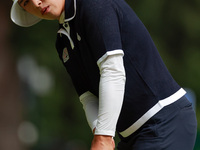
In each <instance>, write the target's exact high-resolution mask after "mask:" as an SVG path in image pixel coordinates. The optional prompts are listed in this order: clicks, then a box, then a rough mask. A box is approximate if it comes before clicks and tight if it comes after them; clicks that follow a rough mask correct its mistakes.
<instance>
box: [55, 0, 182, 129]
mask: <svg viewBox="0 0 200 150" xmlns="http://www.w3.org/2000/svg"><path fill="white" fill-rule="evenodd" d="M65 5H66V6H65V19H67V21H66V22H65V23H64V24H60V25H59V29H61V30H63V31H64V30H66V28H68V29H69V30H68V35H65V34H62V33H58V35H57V41H56V48H57V51H58V54H59V57H60V59H61V60H62V62H63V64H64V66H65V67H66V70H67V72H68V73H69V75H70V76H71V79H72V81H73V84H74V86H75V88H76V91H77V93H78V95H79V96H80V95H82V94H83V93H85V92H87V91H90V92H91V93H93V94H94V95H96V96H97V97H98V92H99V80H100V74H99V68H98V65H97V62H98V60H99V59H101V58H102V57H103V56H104V55H105V53H107V52H112V51H114V50H118V49H119V50H122V51H123V52H124V57H123V60H124V68H125V73H126V84H125V93H124V101H123V106H122V110H121V113H120V116H119V119H118V123H117V131H118V132H123V131H124V130H126V129H127V128H129V127H130V126H131V125H133V124H134V123H135V122H137V121H138V120H139V119H140V118H141V117H142V116H143V115H144V114H145V113H147V112H148V111H149V110H150V109H153V107H154V106H155V105H156V104H158V102H159V101H160V100H165V99H166V98H168V97H170V96H171V95H173V94H174V93H176V92H177V91H178V90H179V89H180V86H179V85H178V84H177V83H176V82H175V81H174V79H173V78H172V76H171V75H170V73H169V72H168V70H167V68H166V66H165V65H164V63H163V61H162V59H161V57H160V55H159V53H158V51H157V49H156V47H155V45H154V43H153V41H152V39H151V37H150V35H149V33H148V31H147V29H146V28H145V26H144V25H143V23H142V22H141V21H140V19H139V18H138V17H137V15H136V14H135V12H134V11H133V10H132V9H131V8H130V7H129V6H128V4H127V3H126V2H125V1H124V0H66V4H65ZM64 26H65V27H64ZM147 116H148V115H147ZM147 119H148V117H147Z"/></svg>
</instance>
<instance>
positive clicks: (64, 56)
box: [62, 47, 69, 63]
mask: <svg viewBox="0 0 200 150" xmlns="http://www.w3.org/2000/svg"><path fill="white" fill-rule="evenodd" d="M62 58H63V62H64V63H66V62H67V61H68V60H69V53H68V51H67V48H66V47H65V48H64V49H63V54H62Z"/></svg>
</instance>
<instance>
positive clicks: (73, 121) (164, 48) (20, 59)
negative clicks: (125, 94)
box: [0, 0, 200, 150]
mask: <svg viewBox="0 0 200 150" xmlns="http://www.w3.org/2000/svg"><path fill="white" fill-rule="evenodd" d="M127 2H128V3H129V4H130V5H131V7H132V8H133V9H134V11H135V12H136V13H137V15H138V16H139V18H140V19H141V20H142V21H143V23H144V24H145V26H146V28H147V29H148V30H149V32H150V34H151V36H152V38H153V40H154V42H155V44H156V46H157V48H158V50H159V52H160V54H161V56H162V58H163V60H164V62H165V64H166V65H167V67H168V69H169V71H170V72H171V74H172V76H173V77H174V78H175V80H176V81H177V82H178V83H179V84H180V85H181V86H182V87H183V88H185V89H187V91H188V93H189V95H188V96H189V98H190V99H191V100H192V101H194V100H196V102H193V104H194V109H195V110H196V114H197V119H198V118H199V116H200V110H199V109H198V108H199V106H200V101H199V99H200V67H199V66H200V1H199V0H190V1H188V0H162V1H161V0H152V1H150V0H127ZM11 5H12V1H11V0H0V10H1V11H0V18H1V23H0V149H1V150H89V147H90V143H91V140H92V133H91V130H90V128H89V127H88V125H87V122H86V119H85V115H84V111H83V109H82V105H81V104H80V102H79V99H78V96H77V95H76V92H75V90H74V87H73V85H72V82H71V80H70V78H69V76H68V74H67V72H66V71H65V68H64V66H63V65H62V63H61V61H60V60H59V58H58V55H57V52H56V49H55V40H56V33H57V29H58V24H57V21H42V22H40V23H38V24H37V25H35V26H33V27H30V28H21V27H18V26H16V25H14V24H13V23H12V22H11V21H10V8H11ZM198 122H199V119H198ZM199 132H200V126H198V135H197V141H196V145H195V150H200V137H199ZM116 141H118V138H117V137H116Z"/></svg>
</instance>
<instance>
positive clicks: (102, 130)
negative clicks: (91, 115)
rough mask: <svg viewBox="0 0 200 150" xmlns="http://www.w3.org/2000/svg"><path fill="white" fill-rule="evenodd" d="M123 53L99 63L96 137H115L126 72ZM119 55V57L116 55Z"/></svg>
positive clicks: (110, 56) (119, 52)
mask: <svg viewBox="0 0 200 150" xmlns="http://www.w3.org/2000/svg"><path fill="white" fill-rule="evenodd" d="M122 52H123V51H121V50H119V51H118V53H115V55H109V56H107V57H106V58H105V59H103V60H102V61H100V62H101V63H99V69H100V74H101V77H100V85H99V112H98V119H97V125H96V130H95V135H109V136H115V130H116V124H117V120H118V117H119V114H120V111H121V107H122V103H123V98H124V87H125V70H124V65H123V55H118V54H122ZM116 54H117V55H116Z"/></svg>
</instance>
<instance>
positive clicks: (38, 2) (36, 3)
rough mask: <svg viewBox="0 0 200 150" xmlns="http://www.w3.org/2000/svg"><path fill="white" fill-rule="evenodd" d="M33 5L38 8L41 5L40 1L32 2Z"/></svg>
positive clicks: (34, 0)
mask: <svg viewBox="0 0 200 150" xmlns="http://www.w3.org/2000/svg"><path fill="white" fill-rule="evenodd" d="M33 3H34V5H35V6H36V7H39V6H40V5H41V4H42V0H33Z"/></svg>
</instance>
